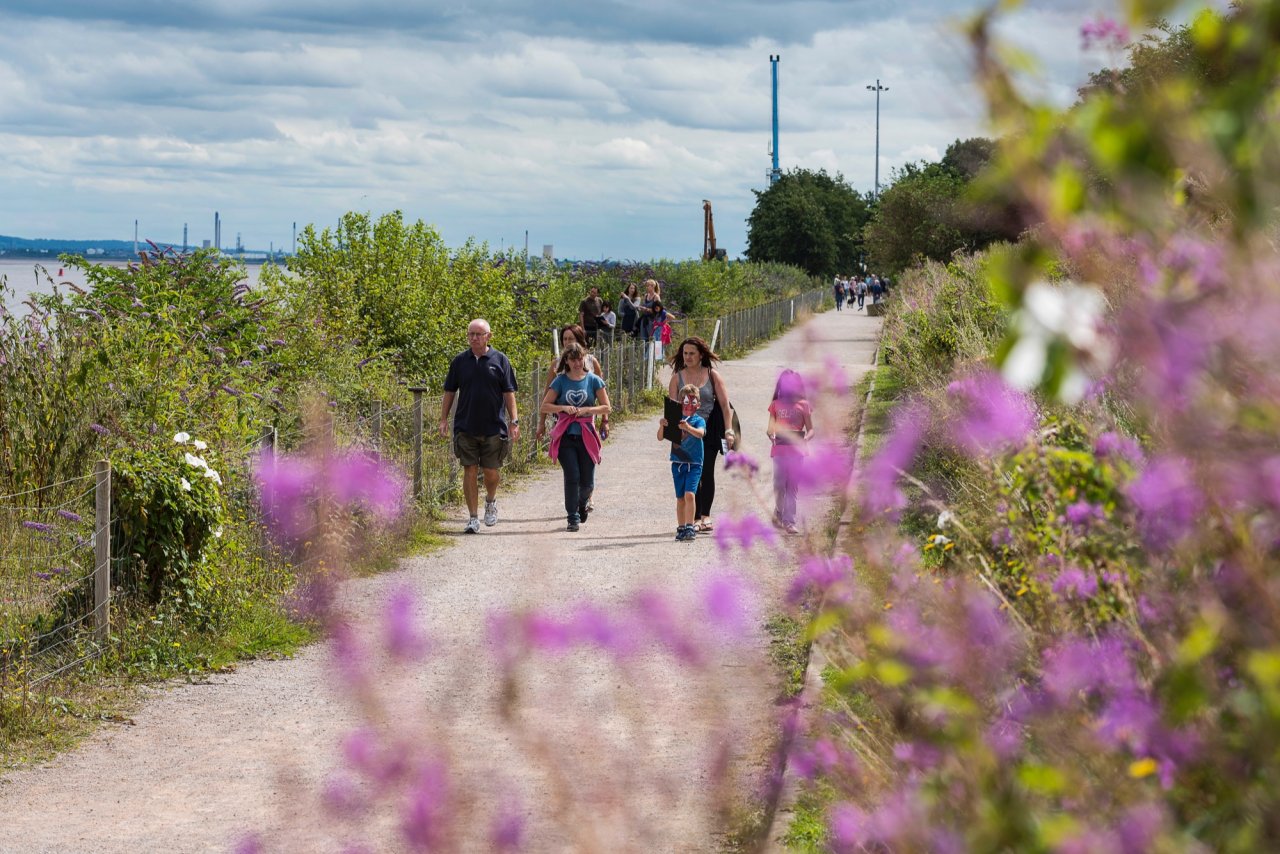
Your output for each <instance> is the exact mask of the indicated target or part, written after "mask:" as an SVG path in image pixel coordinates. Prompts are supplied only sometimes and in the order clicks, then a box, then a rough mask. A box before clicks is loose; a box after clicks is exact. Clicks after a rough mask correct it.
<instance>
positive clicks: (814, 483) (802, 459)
mask: <svg viewBox="0 0 1280 854" xmlns="http://www.w3.org/2000/svg"><path fill="white" fill-rule="evenodd" d="M773 464H774V465H775V466H777V465H786V466H789V467H790V475H791V479H792V480H794V481H795V482H796V485H797V486H798V487H799V488H800V489H801V490H805V491H808V492H823V491H825V490H828V489H839V490H844V488H845V487H847V486H848V484H849V476H850V475H851V474H852V472H853V453H852V451H851V449H850V448H849V447H848V446H847V445H843V444H840V443H837V442H814V443H813V444H811V445H810V446H809V449H808V453H807V454H805V455H804V456H780V457H774V459H773Z"/></svg>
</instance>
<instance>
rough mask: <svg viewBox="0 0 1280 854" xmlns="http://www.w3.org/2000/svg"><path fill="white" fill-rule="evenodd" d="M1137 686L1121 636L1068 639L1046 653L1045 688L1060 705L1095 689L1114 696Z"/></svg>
mask: <svg viewBox="0 0 1280 854" xmlns="http://www.w3.org/2000/svg"><path fill="white" fill-rule="evenodd" d="M1133 684H1134V673H1133V666H1132V665H1131V664H1130V663H1129V658H1128V655H1127V654H1126V651H1125V645H1124V642H1123V641H1122V640H1120V639H1119V638H1117V637H1114V636H1107V637H1103V638H1101V639H1099V640H1098V641H1091V640H1084V639H1081V638H1066V639H1064V640H1061V641H1059V642H1058V643H1057V644H1055V645H1054V646H1052V647H1050V648H1049V649H1047V650H1045V653H1044V685H1045V688H1046V690H1047V691H1048V692H1049V695H1050V696H1051V697H1052V698H1053V699H1054V700H1056V701H1057V702H1059V703H1066V702H1068V701H1070V700H1072V699H1073V698H1075V697H1076V696H1077V695H1078V694H1079V693H1080V692H1082V691H1093V690H1095V689H1096V690H1101V691H1104V692H1105V693H1107V694H1109V695H1113V696H1114V695H1117V694H1120V693H1122V692H1124V691H1131V690H1133Z"/></svg>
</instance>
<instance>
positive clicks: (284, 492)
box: [254, 451, 316, 539]
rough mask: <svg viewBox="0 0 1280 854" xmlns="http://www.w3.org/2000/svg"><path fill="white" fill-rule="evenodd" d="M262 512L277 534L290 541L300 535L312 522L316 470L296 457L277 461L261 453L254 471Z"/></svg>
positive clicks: (270, 454) (265, 453) (309, 463)
mask: <svg viewBox="0 0 1280 854" xmlns="http://www.w3.org/2000/svg"><path fill="white" fill-rule="evenodd" d="M254 477H255V478H256V479H257V481H258V488H259V491H260V493H261V500H262V509H263V511H264V513H265V514H266V517H267V520H268V521H269V522H270V524H271V526H272V528H273V529H274V530H275V531H276V533H277V534H279V535H281V536H283V537H285V538H287V539H293V538H296V537H298V536H300V535H301V534H303V533H304V532H305V531H306V530H307V529H308V527H309V523H310V522H311V520H312V518H313V511H312V507H311V501H312V499H313V497H314V493H315V479H316V467H315V466H314V465H313V464H312V463H311V462H310V461H308V460H305V459H301V458H298V457H287V456H282V457H278V456H276V455H274V454H272V453H270V452H269V451H267V452H264V453H263V455H262V457H261V458H260V459H259V461H258V465H257V467H256V468H255V469H254Z"/></svg>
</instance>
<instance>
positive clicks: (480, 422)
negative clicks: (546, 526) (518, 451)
mask: <svg viewBox="0 0 1280 854" xmlns="http://www.w3.org/2000/svg"><path fill="white" fill-rule="evenodd" d="M490 334H491V332H490V330H489V323H488V321H485V320H473V321H471V324H470V325H469V326H468V327H467V342H468V343H469V344H470V345H471V347H470V349H468V350H464V351H463V352H461V353H459V354H458V355H457V356H456V357H455V358H454V360H453V361H452V362H451V363H450V364H449V373H448V375H447V376H445V378H444V399H443V400H442V401H441V406H440V435H441V436H448V435H449V409H450V408H451V407H452V406H453V399H454V397H455V395H456V396H457V398H458V411H457V412H456V413H454V416H453V452H454V454H456V455H457V457H458V462H460V463H461V464H462V495H463V497H464V498H465V499H466V500H467V509H468V510H470V511H471V518H470V519H469V520H467V526H466V527H465V528H463V529H462V530H463V531H464V532H465V533H468V534H478V533H480V518H479V515H478V513H477V510H478V505H479V503H480V490H479V487H477V485H476V469H483V470H484V491H485V502H484V523H485V524H486V525H489V526H493V525H496V524H498V501H497V497H498V481H499V479H500V477H501V471H500V470H501V468H502V464H503V462H505V461H506V459H507V456H508V454H507V450H508V448H509V447H510V445H509V442H510V441H515V440H518V439H519V438H520V419H519V417H518V414H517V412H516V374H515V371H513V370H511V362H510V360H508V359H507V357H506V356H505V355H504V354H503V353H501V352H499V351H498V350H495V349H493V348H492V347H490V346H489V336H490ZM504 408H505V409H506V416H507V417H506V418H505V419H504V418H503V417H502V411H503V409H504ZM508 425H510V430H511V434H510V439H508V435H507V429H508Z"/></svg>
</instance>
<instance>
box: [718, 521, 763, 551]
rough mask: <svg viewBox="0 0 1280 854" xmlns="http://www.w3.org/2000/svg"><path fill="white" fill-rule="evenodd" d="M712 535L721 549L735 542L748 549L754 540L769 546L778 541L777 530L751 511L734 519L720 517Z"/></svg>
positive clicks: (726, 549) (726, 548)
mask: <svg viewBox="0 0 1280 854" xmlns="http://www.w3.org/2000/svg"><path fill="white" fill-rule="evenodd" d="M712 536H713V537H715V541H716V545H717V546H719V547H720V550H721V551H728V550H729V549H730V548H731V547H732V546H733V544H734V543H737V544H738V546H739V547H741V548H742V549H743V550H749V549H750V548H751V547H752V545H753V544H754V543H755V541H756V540H760V541H761V542H763V543H767V544H768V545H771V546H773V545H777V543H778V533H777V531H775V530H774V529H773V528H772V527H771V526H769V525H766V524H765V523H764V521H763V520H762V519H761V518H760V517H759V516H756V515H755V514H752V513H748V514H747V515H746V516H743V517H742V518H741V519H738V520H736V521H735V520H733V519H731V518H727V517H722V518H721V519H720V521H719V522H717V523H716V528H715V532H714V533H713V534H712Z"/></svg>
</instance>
